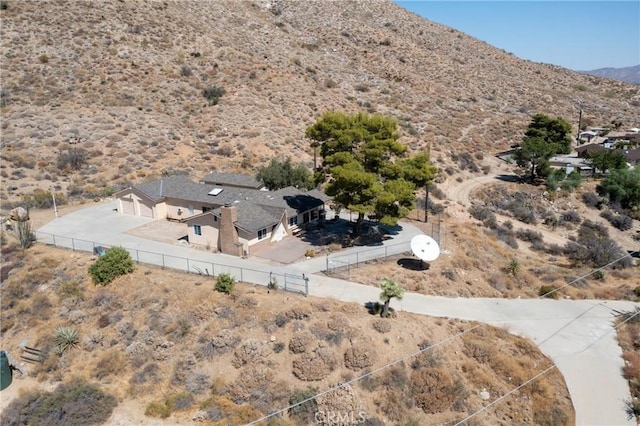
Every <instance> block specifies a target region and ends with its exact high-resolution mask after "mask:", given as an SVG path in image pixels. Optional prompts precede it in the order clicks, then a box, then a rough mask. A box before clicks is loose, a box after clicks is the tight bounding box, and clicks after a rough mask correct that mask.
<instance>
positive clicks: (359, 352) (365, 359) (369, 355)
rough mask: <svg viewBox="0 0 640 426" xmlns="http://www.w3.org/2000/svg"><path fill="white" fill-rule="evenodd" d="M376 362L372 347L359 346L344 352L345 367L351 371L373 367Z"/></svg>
mask: <svg viewBox="0 0 640 426" xmlns="http://www.w3.org/2000/svg"><path fill="white" fill-rule="evenodd" d="M375 360H376V353H375V351H374V350H373V346H372V345H369V344H367V345H358V346H351V347H350V348H347V350H346V351H345V352H344V365H345V367H347V368H348V369H350V370H355V371H358V370H362V369H363V368H366V367H371V366H372V365H373V363H374V362H375Z"/></svg>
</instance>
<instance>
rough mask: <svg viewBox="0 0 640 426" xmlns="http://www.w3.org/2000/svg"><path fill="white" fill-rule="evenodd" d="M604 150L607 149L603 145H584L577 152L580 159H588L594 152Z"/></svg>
mask: <svg viewBox="0 0 640 426" xmlns="http://www.w3.org/2000/svg"><path fill="white" fill-rule="evenodd" d="M604 149H605V147H604V146H603V145H602V144H599V143H591V144H588V145H582V146H579V147H577V148H576V151H577V152H578V157H579V158H586V157H587V156H588V155H589V154H591V153H592V152H597V151H602V150H604Z"/></svg>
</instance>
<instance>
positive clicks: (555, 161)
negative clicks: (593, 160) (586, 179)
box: [549, 156, 593, 176]
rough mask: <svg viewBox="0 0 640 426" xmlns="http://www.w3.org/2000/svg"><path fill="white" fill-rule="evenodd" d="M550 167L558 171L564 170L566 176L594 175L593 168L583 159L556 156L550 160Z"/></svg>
mask: <svg viewBox="0 0 640 426" xmlns="http://www.w3.org/2000/svg"><path fill="white" fill-rule="evenodd" d="M549 166H551V167H553V168H556V169H563V170H564V171H565V173H566V174H570V173H572V172H577V173H579V174H581V175H585V176H588V175H591V174H593V167H591V166H590V165H589V164H587V163H586V162H585V160H584V159H583V158H579V157H572V156H556V157H551V158H550V159H549Z"/></svg>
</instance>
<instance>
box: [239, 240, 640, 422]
mask: <svg viewBox="0 0 640 426" xmlns="http://www.w3.org/2000/svg"><path fill="white" fill-rule="evenodd" d="M635 253H638V252H637V251H635V252H632V253H627V254H626V255H624V256H621V257H619V258H618V259H615V260H613V261H611V262H609V263H607V264H606V265H604V266H601V267H599V268H596V269H594V270H592V271H591V272H589V273H587V274H585V275H583V276H581V277H578V278H575V279H573V280H572V281H570V282H568V283H566V284H565V285H563V286H560V287H558V288H557V289H554V290H552V291H550V292H548V293H545V294H543V295H540V296H539V297H538V299H542V298H544V297H546V296H547V295H548V294H551V293H553V292H556V291H558V290H560V289H562V288H564V287H567V286H570V285H572V284H574V283H576V282H578V281H580V280H582V279H584V278H587V277H588V276H590V275H592V274H594V273H596V272H598V271H600V270H602V269H605V268H607V267H609V266H611V265H614V264H615V263H617V262H620V261H621V260H622V259H625V258H626V257H629V256H631V255H633V254H635ZM599 305H600V303H597V304H594V305H593V306H591V307H589V308H588V309H587V310H586V311H584V312H581V313H580V314H579V315H578V316H576V317H572V320H571V321H570V322H569V323H572V322H574V321H576V320H577V319H578V318H580V317H582V316H583V315H584V314H586V313H587V312H589V311H590V310H592V309H593V308H595V307H596V306H599ZM638 314H640V311H638V312H637V313H635V314H634V315H633V316H632V317H630V318H633V317H635V316H636V315H638ZM630 318H628V319H627V320H625V321H624V322H627V321H628V320H629V319H630ZM530 320H531V319H529V321H530ZM534 320H535V319H534ZM624 322H622V323H620V324H618V326H620V325H622V324H623V323H624ZM485 325H488V324H484V323H483V324H477V325H475V326H473V327H471V328H469V329H467V330H464V331H462V332H460V333H457V334H455V335H453V336H450V337H448V338H446V339H443V340H440V341H438V342H436V343H434V344H432V345H429V346H428V347H426V348H423V349H420V350H419V351H416V352H413V353H411V354H408V355H405V356H403V357H401V358H398V359H396V360H394V361H391V362H389V363H387V364H384V365H382V366H380V367H378V368H376V369H374V370H372V371H370V372H368V373H365V374H362V375H360V376H357V377H355V378H353V379H351V380H348V381H346V382H343V383H340V384H338V385H335V386H332V387H330V388H328V389H326V390H324V391H322V392H319V393H317V394H315V395H313V396H311V397H309V398H306V399H304V400H302V401H299V402H297V403H295V404H291V405H289V406H287V407H285V408H282V409H280V410H277V411H274V412H271V413H269V414H267V415H265V416H263V417H260V418H259V419H257V420H254V421H252V422H250V423H247V425H254V424H257V423H259V422H261V421H263V420H267V419H269V418H271V417H274V416H277V415H279V414H282V413H284V412H285V411H288V410H290V409H292V408H295V407H298V406H300V405H302V404H305V403H307V402H310V401H313V400H314V399H316V398H319V397H321V396H323V395H326V394H328V393H331V392H333V391H335V390H337V389H340V388H342V387H346V386H348V385H351V384H353V383H356V382H358V381H360V380H362V379H364V378H366V377H368V376H371V375H373V374H375V373H377V372H379V371H382V370H385V369H387V368H389V367H391V366H393V365H396V364H399V363H400V362H403V361H405V360H407V359H409V358H412V357H414V356H417V355H419V354H421V353H424V352H426V351H428V350H430V349H432V348H435V347H437V346H440V345H444V344H446V343H449V342H450V341H452V340H454V339H457V338H458V337H460V336H463V335H465V334H467V333H469V332H471V331H473V330H475V329H477V328H480V327H483V326H485ZM567 325H568V324H565V325H564V326H563V327H562V328H560V329H558V330H556V331H555V332H553V333H552V334H551V335H550V336H549V337H547V338H546V339H545V340H543V342H546V341H547V340H549V339H550V338H552V337H553V336H555V335H556V334H557V333H559V332H560V331H562V330H563V329H564V328H565V327H566V326H567ZM618 326H616V327H614V329H616V328H617V327H618ZM611 331H613V329H612V330H610V331H609V332H608V333H605V334H604V335H603V336H601V337H599V338H598V339H597V340H596V341H594V342H592V343H591V344H590V345H589V346H587V347H585V348H584V349H583V350H582V351H585V350H587V349H588V348H589V347H591V346H592V345H594V344H595V343H596V342H597V341H599V340H600V339H602V338H603V337H605V336H606V335H607V334H609V333H610V332H611ZM582 351H581V352H582ZM578 353H580V352H578ZM567 356H568V355H567ZM553 368H556V365H555V364H554V365H552V366H551V367H549V368H548V369H547V370H545V371H543V372H542V373H539V374H538V375H536V376H534V377H533V378H532V379H529V380H528V381H527V382H525V383H523V384H521V385H520V386H519V387H518V388H516V389H514V390H512V391H509V392H508V393H507V394H505V395H503V396H502V397H500V398H498V400H496V401H494V402H493V403H492V404H490V405H488V406H485V407H484V408H483V409H481V410H478V411H477V412H476V413H473V414H472V415H471V416H470V417H468V418H467V419H464V420H463V422H464V421H466V420H468V419H469V418H471V417H473V416H475V415H477V414H478V413H480V412H481V411H483V410H484V409H486V408H488V407H489V406H491V405H493V404H494V403H497V402H499V401H500V400H502V399H504V398H505V397H506V396H508V395H510V394H511V393H513V392H515V391H517V390H518V389H520V388H521V387H523V386H525V385H526V384H528V383H530V382H531V381H533V380H535V379H537V378H538V377H540V376H541V375H543V374H546V373H547V372H548V371H550V370H552V369H553ZM458 424H459V423H458Z"/></svg>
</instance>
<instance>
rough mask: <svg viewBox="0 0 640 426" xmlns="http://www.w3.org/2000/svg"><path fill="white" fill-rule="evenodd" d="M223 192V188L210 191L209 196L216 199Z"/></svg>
mask: <svg viewBox="0 0 640 426" xmlns="http://www.w3.org/2000/svg"><path fill="white" fill-rule="evenodd" d="M222 191H223V188H213V189H212V190H211V191H209V195H213V196H214V197H215V196H216V195H218V194H220V193H221V192H222Z"/></svg>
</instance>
